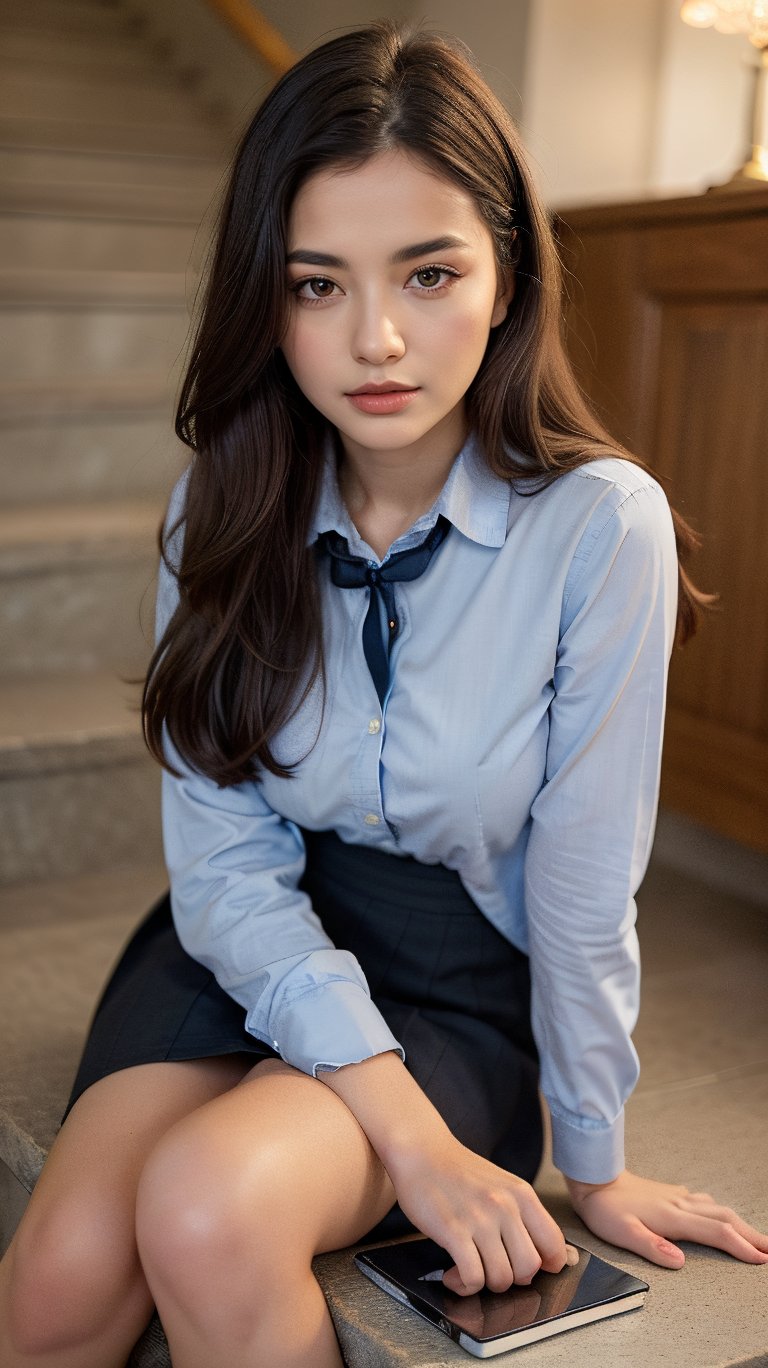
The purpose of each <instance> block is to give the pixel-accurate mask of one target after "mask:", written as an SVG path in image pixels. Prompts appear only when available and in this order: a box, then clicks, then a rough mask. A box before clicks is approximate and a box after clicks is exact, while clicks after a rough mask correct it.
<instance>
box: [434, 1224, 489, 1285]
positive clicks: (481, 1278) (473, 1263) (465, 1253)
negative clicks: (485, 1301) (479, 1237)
mask: <svg viewBox="0 0 768 1368" xmlns="http://www.w3.org/2000/svg"><path fill="white" fill-rule="evenodd" d="M443 1248H444V1249H446V1250H447V1251H448V1253H449V1254H450V1256H451V1258H452V1259H453V1261H454V1265H455V1266H454V1267H453V1268H449V1269H447V1270H446V1272H445V1273H444V1274H443V1283H444V1284H445V1286H446V1287H447V1288H448V1289H449V1290H450V1291H451V1292H457V1293H458V1294H459V1296H460V1297H469V1296H472V1295H473V1294H474V1293H475V1292H479V1291H480V1289H481V1288H482V1287H484V1286H485V1269H484V1268H483V1261H482V1259H481V1258H480V1254H479V1252H478V1249H477V1246H476V1245H475V1243H474V1241H473V1240H468V1239H463V1240H462V1239H461V1238H458V1239H455V1240H450V1242H449V1241H448V1240H445V1241H444V1242H443Z"/></svg>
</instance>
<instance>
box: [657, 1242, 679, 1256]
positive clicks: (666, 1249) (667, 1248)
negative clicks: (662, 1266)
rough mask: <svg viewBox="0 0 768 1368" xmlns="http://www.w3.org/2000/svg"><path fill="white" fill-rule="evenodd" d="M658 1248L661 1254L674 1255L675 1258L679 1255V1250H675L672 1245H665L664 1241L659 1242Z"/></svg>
mask: <svg viewBox="0 0 768 1368" xmlns="http://www.w3.org/2000/svg"><path fill="white" fill-rule="evenodd" d="M658 1247H659V1250H660V1252H661V1253H662V1254H674V1255H675V1256H676V1257H677V1256H679V1254H680V1250H679V1249H676V1248H675V1246H674V1245H671V1244H667V1241H666V1240H659V1246H658Z"/></svg>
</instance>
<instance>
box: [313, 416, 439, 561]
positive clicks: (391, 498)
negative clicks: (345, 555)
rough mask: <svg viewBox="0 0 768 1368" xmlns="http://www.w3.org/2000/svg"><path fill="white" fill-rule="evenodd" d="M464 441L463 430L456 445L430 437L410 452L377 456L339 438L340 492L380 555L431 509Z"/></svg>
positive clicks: (359, 529)
mask: <svg viewBox="0 0 768 1368" xmlns="http://www.w3.org/2000/svg"><path fill="white" fill-rule="evenodd" d="M430 439H432V440H431V441H430ZM465 440H466V432H465V431H461V432H457V433H455V434H454V435H453V439H452V441H446V440H445V437H442V440H440V439H439V438H438V439H437V440H435V437H433V433H432V432H431V433H428V434H427V437H426V439H425V440H424V441H423V442H419V443H415V444H414V445H413V446H411V447H405V448H401V449H397V450H392V451H376V450H371V449H370V448H361V447H357V446H356V445H354V444H350V443H349V442H348V441H347V440H346V439H344V438H341V437H340V438H339V441H338V446H337V467H336V474H337V479H338V484H339V492H340V494H341V497H342V498H343V500H344V503H345V504H346V506H347V509H348V511H349V515H350V517H351V518H352V521H353V522H354V524H355V526H356V527H357V530H358V532H360V535H361V536H362V537H364V539H365V540H366V541H367V542H368V544H369V545H370V546H371V547H372V548H373V549H374V550H375V551H376V552H377V554H378V555H379V556H382V555H384V554H385V552H386V550H387V549H388V548H389V546H390V545H391V543H392V542H393V541H394V540H395V538H396V537H398V536H400V535H402V533H403V532H405V531H407V530H408V528H409V527H410V526H411V525H412V524H413V523H414V522H415V521H416V519H417V518H419V517H421V515H422V514H423V513H426V512H427V511H428V510H429V509H430V508H431V507H432V504H433V503H434V502H435V499H436V498H437V496H438V494H439V493H440V490H441V489H442V488H443V485H444V484H445V481H446V480H447V478H448V475H449V473H450V470H451V467H452V466H453V463H454V461H455V459H456V457H457V455H458V453H459V451H460V450H461V448H462V446H463V445H464V442H465ZM372 538H374V540H372ZM381 546H383V548H384V549H383V551H382V550H380V547H381Z"/></svg>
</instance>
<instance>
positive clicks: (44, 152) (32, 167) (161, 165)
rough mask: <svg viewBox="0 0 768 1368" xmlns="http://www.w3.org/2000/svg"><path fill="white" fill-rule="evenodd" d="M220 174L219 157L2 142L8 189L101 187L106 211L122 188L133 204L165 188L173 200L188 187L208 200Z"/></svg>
mask: <svg viewBox="0 0 768 1368" xmlns="http://www.w3.org/2000/svg"><path fill="white" fill-rule="evenodd" d="M221 176H222V162H221V160H220V159H219V158H215V157H197V158H195V157H188V156H184V157H175V156H172V155H168V156H166V155H163V154H161V153H153V152H146V153H141V152H137V153H134V154H131V153H129V152H110V151H108V150H107V151H99V150H94V151H82V152H80V151H72V150H71V149H68V148H64V147H62V148H57V147H53V148H45V147H26V146H8V145H5V146H3V145H0V185H2V186H3V187H6V186H7V187H10V189H9V190H8V191H6V190H5V189H4V190H3V194H6V193H7V194H9V195H16V196H18V195H19V194H21V191H22V189H26V190H27V192H28V193H29V194H31V195H34V194H36V193H38V187H48V188H50V190H51V193H52V194H54V193H56V194H59V195H60V196H64V194H65V192H66V191H67V190H68V189H70V188H71V193H72V194H73V195H76V194H78V193H80V194H82V195H83V196H85V195H87V194H89V193H90V194H91V195H96V194H97V193H98V192H99V191H101V192H102V194H103V196H104V201H103V207H102V212H104V213H105V214H106V213H107V212H108V209H109V205H110V199H109V197H110V196H118V195H120V194H121V193H122V195H123V196H124V198H125V200H131V201H132V202H133V203H134V204H135V202H136V199H137V198H139V199H140V198H141V197H142V196H146V197H147V202H148V203H150V204H152V205H153V206H156V201H155V195H157V196H162V194H163V192H165V193H166V194H167V195H168V197H169V201H170V196H177V197H178V199H179V201H181V202H182V203H183V196H184V194H185V192H186V194H187V195H191V196H193V197H194V202H195V203H198V202H199V203H201V204H202V203H206V202H207V200H208V198H209V197H210V195H211V194H212V193H213V191H214V189H215V187H216V185H217V184H218V182H219V180H220V179H221ZM97 203H98V201H97ZM159 203H162V200H159ZM9 207H10V205H9ZM24 207H26V205H25V206H24ZM93 207H94V208H95V207H96V204H94V205H93ZM138 208H139V209H141V208H142V205H141V204H139V205H138ZM121 209H122V205H121ZM127 212H128V209H127V206H126V213H127Z"/></svg>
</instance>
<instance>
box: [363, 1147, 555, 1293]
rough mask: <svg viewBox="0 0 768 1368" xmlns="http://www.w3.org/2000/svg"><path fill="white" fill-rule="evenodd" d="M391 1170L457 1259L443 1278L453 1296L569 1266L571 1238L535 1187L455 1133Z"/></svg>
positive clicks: (426, 1229)
mask: <svg viewBox="0 0 768 1368" xmlns="http://www.w3.org/2000/svg"><path fill="white" fill-rule="evenodd" d="M387 1169H388V1172H389V1176H390V1178H391V1179H392V1183H393V1185H394V1188H395V1192H396V1193H397V1200H398V1202H399V1203H400V1206H401V1208H402V1210H403V1211H404V1213H405V1215H406V1216H407V1217H408V1219H409V1220H410V1221H412V1222H413V1224H414V1225H415V1226H416V1228H417V1229H418V1230H420V1231H421V1232H422V1234H424V1235H428V1236H429V1237H430V1239H432V1240H434V1241H435V1242H436V1243H437V1244H439V1245H440V1246H441V1247H442V1248H443V1249H445V1250H447V1251H448V1253H449V1254H450V1256H451V1258H452V1259H453V1260H454V1264H455V1267H453V1268H450V1269H449V1270H448V1272H447V1273H446V1274H445V1276H444V1278H443V1283H444V1285H445V1286H446V1287H447V1288H448V1289H449V1290H450V1291H451V1292H456V1293H458V1294H459V1296H471V1295H472V1294H473V1293H476V1292H479V1291H480V1289H481V1288H482V1287H488V1288H489V1289H490V1290H491V1291H492V1292H506V1291H507V1289H508V1288H509V1287H510V1286H511V1285H512V1283H513V1282H515V1283H522V1284H528V1283H530V1281H531V1279H532V1278H533V1277H534V1275H535V1274H536V1273H538V1271H539V1269H544V1270H545V1271H546V1272H548V1273H559V1272H560V1270H561V1269H562V1268H563V1267H564V1265H565V1264H566V1263H567V1262H568V1258H567V1251H566V1243H565V1238H564V1236H563V1233H562V1231H561V1230H560V1227H559V1226H558V1225H557V1223H556V1222H555V1221H554V1220H553V1218H552V1217H551V1216H550V1215H549V1212H548V1211H546V1210H545V1208H544V1207H543V1206H542V1203H541V1202H540V1200H539V1198H538V1197H537V1196H536V1193H535V1192H534V1190H533V1188H532V1187H531V1184H530V1183H527V1182H526V1181H525V1180H524V1179H523V1178H518V1177H516V1176H515V1174H514V1173H508V1172H507V1170H506V1169H502V1168H499V1167H498V1165H497V1164H493V1163H491V1161H490V1160H489V1159H483V1158H482V1157H481V1156H480V1155H478V1154H475V1153H474V1152H473V1151H472V1150H469V1149H467V1148H466V1146H465V1145H462V1144H461V1143H460V1142H459V1141H458V1140H457V1139H456V1138H455V1136H453V1135H452V1134H451V1133H450V1132H447V1133H444V1134H443V1135H442V1136H438V1137H435V1136H432V1137H430V1141H429V1143H428V1144H427V1145H426V1146H424V1147H422V1146H419V1147H418V1148H417V1149H412V1150H410V1152H409V1153H407V1154H402V1153H401V1154H399V1155H398V1156H397V1158H396V1159H395V1160H392V1159H391V1158H390V1162H389V1163H388V1165H387Z"/></svg>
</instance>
